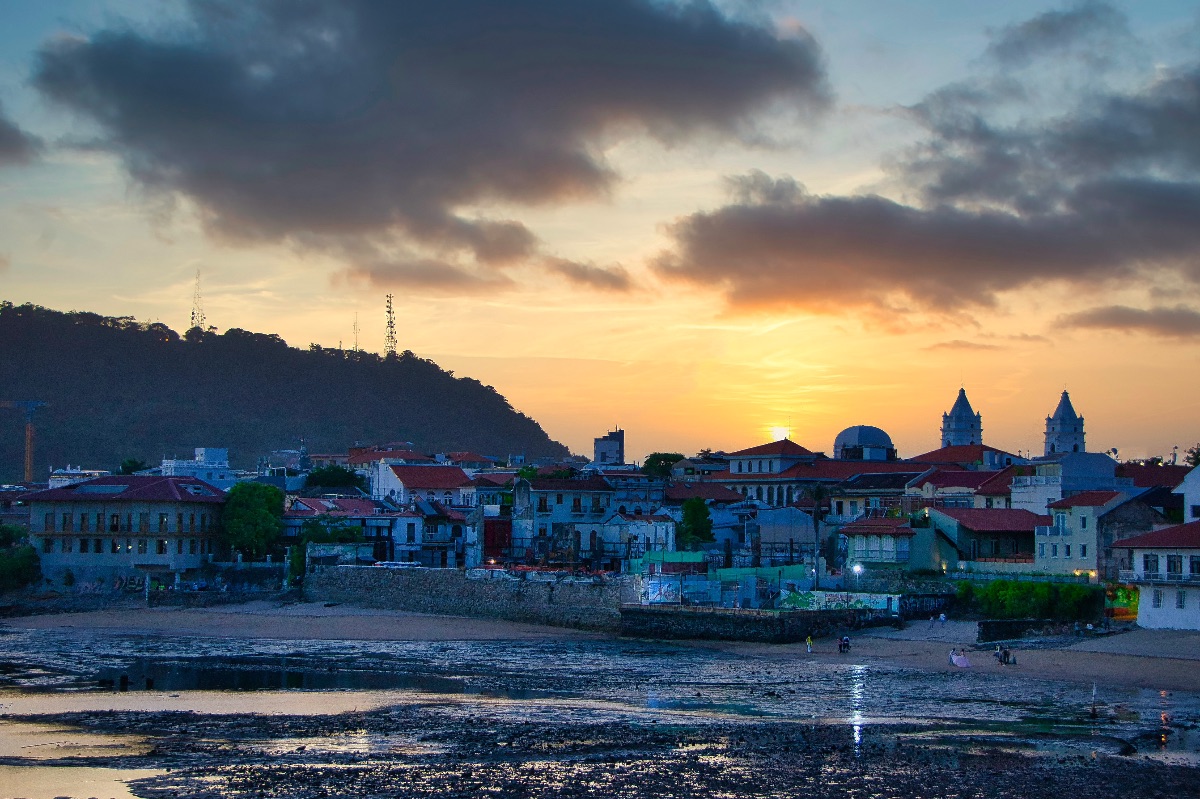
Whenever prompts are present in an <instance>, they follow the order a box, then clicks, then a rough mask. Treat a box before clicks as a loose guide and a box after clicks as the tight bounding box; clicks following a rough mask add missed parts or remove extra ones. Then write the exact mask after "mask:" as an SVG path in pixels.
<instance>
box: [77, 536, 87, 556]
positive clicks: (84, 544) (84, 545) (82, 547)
mask: <svg viewBox="0 0 1200 799" xmlns="http://www.w3.org/2000/svg"><path fill="white" fill-rule="evenodd" d="M79 551H80V552H81V553H84V554H86V553H87V551H88V540H87V539H86V538H81V539H79Z"/></svg>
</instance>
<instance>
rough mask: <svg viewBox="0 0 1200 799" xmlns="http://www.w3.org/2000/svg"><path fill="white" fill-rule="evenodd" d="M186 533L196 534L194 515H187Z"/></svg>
mask: <svg viewBox="0 0 1200 799" xmlns="http://www.w3.org/2000/svg"><path fill="white" fill-rule="evenodd" d="M188 532H189V533H194V532H196V514H194V513H192V514H189V515H188Z"/></svg>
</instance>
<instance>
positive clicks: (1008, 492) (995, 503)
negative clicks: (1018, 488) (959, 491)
mask: <svg viewBox="0 0 1200 799" xmlns="http://www.w3.org/2000/svg"><path fill="white" fill-rule="evenodd" d="M1034 473H1035V472H1034V468H1033V467H1032V466H1029V465H1028V464H1014V465H1013V466H1006V467H1005V468H1003V469H1001V470H1000V471H998V472H992V473H991V474H992V476H991V477H989V478H988V479H987V480H985V481H984V482H982V483H981V484H980V485H979V487H978V488H976V489H975V507H977V508H1011V507H1012V481H1013V478H1014V477H1029V476H1031V475H1033V474H1034Z"/></svg>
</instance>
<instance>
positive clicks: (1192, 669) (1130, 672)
mask: <svg viewBox="0 0 1200 799" xmlns="http://www.w3.org/2000/svg"><path fill="white" fill-rule="evenodd" d="M0 627H10V628H13V629H55V630H60V631H62V630H68V629H71V628H78V629H81V630H89V631H111V632H112V633H114V634H148V635H164V636H177V637H201V638H241V639H279V640H306V639H307V640H324V641H338V640H345V641H533V640H585V639H589V638H590V639H607V638H611V637H612V636H608V635H605V634H602V633H593V632H584V631H580V630H570V629H563V628H558V627H543V626H539V625H534V624H520V623H517V622H510V621H502V620H496V619H474V618H464V617H458V616H434V615H428V614H420V613H408V612H404V611H395V610H375V609H367V608H359V607H354V606H351V605H333V606H328V607H327V606H325V605H323V604H318V603H294V604H287V605H280V604H278V603H274V602H266V601H259V602H250V603H247V604H244V605H233V606H224V607H221V608H203V609H182V608H149V609H146V608H142V609H137V610H109V611H96V612H88V613H67V614H59V615H46V616H27V617H21V618H12V619H5V620H3V621H2V622H0ZM852 635H853V648H852V650H851V652H850V654H849V655H843V654H839V653H838V652H837V645H836V642H835V640H834V639H832V638H827V639H821V640H818V641H816V642H815V646H814V652H813V654H811V655H810V654H808V653H807V652H806V651H805V647H804V645H803V644H787V645H766V644H752V643H731V642H683V643H684V644H685V645H690V646H700V647H711V648H716V649H720V650H723V651H732V652H741V653H744V654H746V655H753V656H755V657H762V658H767V659H801V658H814V659H818V660H820V659H829V660H837V661H839V662H861V663H865V664H870V663H880V664H886V665H892V666H897V667H900V668H906V669H916V670H920V671H926V672H929V671H944V672H955V671H959V669H958V668H957V667H955V666H951V665H950V663H949V653H950V650H951V649H960V650H961V649H966V650H967V651H968V653H969V658H970V660H971V664H972V666H971V667H972V668H973V669H975V670H978V671H985V672H994V673H996V674H997V675H1002V676H1018V675H1019V676H1021V677H1024V678H1033V679H1047V680H1063V681H1068V682H1081V683H1093V682H1095V683H1097V684H1098V685H1100V686H1119V687H1137V688H1154V689H1162V690H1181V691H1197V690H1200V633H1192V632H1177V631H1167V630H1136V631H1134V632H1130V633H1122V634H1115V635H1111V636H1107V637H1105V638H1100V639H1086V640H1084V639H1077V638H1069V637H1064V638H1056V639H1031V640H1029V641H1021V642H1015V643H1014V645H1013V650H1012V651H1013V652H1014V653H1015V655H1016V660H1017V662H1016V664H1015V665H1009V666H1000V665H998V664H997V663H996V660H995V658H994V657H993V656H992V654H991V652H992V650H993V649H994V646H988V645H982V644H976V642H975V636H976V625H975V623H974V622H954V621H951V622H948V623H946V624H944V625H943V624H937V625H934V626H933V627H932V628H931V627H930V626H929V625H928V624H927V623H926V622H924V621H918V622H916V623H913V624H910V625H909V626H908V627H907V628H905V629H904V630H892V629H890V628H877V629H870V630H864V631H860V632H857V633H853V634H852Z"/></svg>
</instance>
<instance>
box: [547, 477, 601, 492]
mask: <svg viewBox="0 0 1200 799" xmlns="http://www.w3.org/2000/svg"><path fill="white" fill-rule="evenodd" d="M529 486H530V488H532V489H533V490H534V491H612V490H613V487H612V486H611V485H609V484H608V483H607V482H605V481H604V480H603V479H601V478H599V477H586V478H584V479H582V480H571V479H563V478H559V477H534V478H532V479H531V480H530V481H529Z"/></svg>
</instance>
